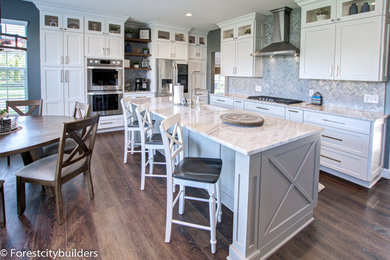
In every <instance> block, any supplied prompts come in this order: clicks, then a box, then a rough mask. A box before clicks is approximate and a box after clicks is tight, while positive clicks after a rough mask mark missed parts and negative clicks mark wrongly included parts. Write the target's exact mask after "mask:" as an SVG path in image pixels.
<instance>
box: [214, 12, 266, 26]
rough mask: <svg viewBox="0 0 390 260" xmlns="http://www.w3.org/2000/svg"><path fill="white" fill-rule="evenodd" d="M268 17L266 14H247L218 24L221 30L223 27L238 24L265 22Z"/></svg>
mask: <svg viewBox="0 0 390 260" xmlns="http://www.w3.org/2000/svg"><path fill="white" fill-rule="evenodd" d="M266 17H267V16H266V15H264V14H259V13H256V12H253V13H250V14H246V15H243V16H239V17H236V18H233V19H229V20H226V21H223V22H220V23H217V26H218V27H219V28H222V27H226V26H231V25H234V24H236V23H240V22H245V21H249V20H253V21H255V20H256V21H264V20H265V19H266Z"/></svg>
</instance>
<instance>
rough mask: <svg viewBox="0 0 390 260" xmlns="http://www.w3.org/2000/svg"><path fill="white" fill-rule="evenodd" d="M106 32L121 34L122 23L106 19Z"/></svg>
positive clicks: (114, 34)
mask: <svg viewBox="0 0 390 260" xmlns="http://www.w3.org/2000/svg"><path fill="white" fill-rule="evenodd" d="M106 33H107V34H108V35H111V36H123V25H122V24H121V23H119V22H115V21H110V20H107V21H106Z"/></svg>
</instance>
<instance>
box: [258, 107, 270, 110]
mask: <svg viewBox="0 0 390 260" xmlns="http://www.w3.org/2000/svg"><path fill="white" fill-rule="evenodd" d="M256 108H258V109H261V110H269V109H268V108H265V107H256Z"/></svg>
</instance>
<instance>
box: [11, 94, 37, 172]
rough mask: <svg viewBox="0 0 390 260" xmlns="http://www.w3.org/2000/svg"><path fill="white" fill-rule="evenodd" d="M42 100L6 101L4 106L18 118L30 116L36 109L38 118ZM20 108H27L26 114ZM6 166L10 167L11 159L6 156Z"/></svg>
mask: <svg viewBox="0 0 390 260" xmlns="http://www.w3.org/2000/svg"><path fill="white" fill-rule="evenodd" d="M42 102H43V101H42V99H37V100H6V101H5V106H6V109H7V111H8V112H9V108H11V109H12V110H13V111H15V112H16V113H17V114H18V115H19V116H30V115H31V113H32V112H34V111H35V110H37V109H38V114H37V115H38V116H41V115H42ZM20 107H28V110H27V112H23V111H22V110H20ZM7 164H8V166H9V165H11V157H10V156H7Z"/></svg>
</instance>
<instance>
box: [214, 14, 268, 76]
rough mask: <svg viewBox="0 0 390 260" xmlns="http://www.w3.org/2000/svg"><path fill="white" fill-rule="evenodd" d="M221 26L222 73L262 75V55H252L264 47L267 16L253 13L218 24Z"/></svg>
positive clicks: (225, 74)
mask: <svg viewBox="0 0 390 260" xmlns="http://www.w3.org/2000/svg"><path fill="white" fill-rule="evenodd" d="M218 27H220V28H221V31H222V32H221V74H222V75H224V76H236V77H262V76H263V60H262V57H253V56H251V54H252V53H254V52H255V51H256V50H258V49H261V48H262V47H263V41H264V38H265V16H263V15H261V14H258V13H251V14H248V15H244V16H241V17H238V18H234V19H231V20H228V21H225V22H222V23H219V24H218Z"/></svg>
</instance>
